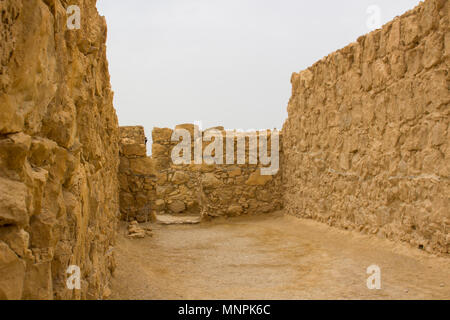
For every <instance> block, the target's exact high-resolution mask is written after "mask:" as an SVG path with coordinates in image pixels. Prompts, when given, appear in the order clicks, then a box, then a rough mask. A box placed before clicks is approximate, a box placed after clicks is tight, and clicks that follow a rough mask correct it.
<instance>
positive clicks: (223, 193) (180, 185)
mask: <svg viewBox="0 0 450 320" xmlns="http://www.w3.org/2000/svg"><path fill="white" fill-rule="evenodd" d="M175 129H186V130H188V131H189V132H190V134H191V146H192V150H191V163H190V164H181V165H176V164H174V163H173V162H172V159H171V154H172V149H173V148H174V147H175V146H176V145H177V144H178V143H179V141H171V137H172V133H173V130H171V129H167V128H165V129H161V128H154V130H153V134H152V136H153V146H152V157H153V160H154V162H155V163H156V164H157V165H156V168H157V171H158V173H157V175H158V181H157V186H156V195H157V198H158V199H157V200H156V202H155V208H156V210H157V213H160V214H161V213H172V214H173V213H175V214H183V213H185V214H202V215H204V216H237V215H241V214H251V213H266V212H271V211H275V210H279V209H281V208H282V193H281V192H282V183H281V174H280V173H277V174H276V175H274V176H270V175H269V176H263V175H261V174H260V168H261V166H262V165H261V163H258V164H249V159H248V156H247V157H246V163H245V164H230V165H229V164H226V158H225V154H226V132H225V131H224V129H223V127H215V128H210V129H208V130H212V129H215V130H219V131H221V132H222V133H223V139H224V140H223V146H224V160H223V164H212V165H208V164H206V163H202V164H195V163H194V130H198V128H196V127H195V126H194V125H192V124H183V125H178V126H176V127H175ZM208 130H205V131H204V132H207V131H208ZM204 132H203V133H198V132H197V133H198V137H202V135H203V134H204ZM269 139H270V133H269ZM236 141H237V140H236V138H235V143H234V148H235V159H237V154H236V148H237V143H236ZM208 144H209V142H203V150H204V149H205V148H206V147H207V146H208ZM268 146H269V148H270V140H269V143H268ZM248 152H249V143H248V141H247V143H246V154H247V155H248ZM269 154H270V149H269ZM280 158H281V154H280ZM235 163H236V162H235Z"/></svg>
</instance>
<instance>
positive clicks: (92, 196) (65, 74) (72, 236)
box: [0, 0, 119, 299]
mask: <svg viewBox="0 0 450 320" xmlns="http://www.w3.org/2000/svg"><path fill="white" fill-rule="evenodd" d="M70 4H76V5H78V6H79V7H80V9H81V12H82V14H81V29H80V30H68V29H67V27H66V25H67V23H66V22H67V14H66V8H67V6H68V5H69V4H68V1H60V0H55V1H43V0H33V1H31V0H2V1H0V12H1V13H2V14H1V23H0V43H1V46H0V60H1V63H0V299H101V298H103V295H104V292H105V291H107V290H108V286H109V281H110V276H111V273H112V271H113V270H114V266H115V262H114V258H113V254H112V247H113V245H114V236H115V230H116V218H117V215H118V210H119V207H118V205H119V203H118V182H117V169H118V156H117V155H118V124H117V117H116V113H115V111H114V108H113V105H112V97H113V95H112V92H111V88H110V83H109V74H108V63H107V61H106V50H105V40H106V23H105V20H104V18H102V17H100V16H99V15H98V13H97V10H96V7H95V0H74V1H70ZM69 265H77V266H79V267H80V269H81V278H82V279H81V283H82V286H81V290H74V291H72V290H68V289H67V287H66V279H67V277H68V276H69V275H68V274H67V273H66V270H67V268H68V266H69Z"/></svg>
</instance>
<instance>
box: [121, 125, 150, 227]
mask: <svg viewBox="0 0 450 320" xmlns="http://www.w3.org/2000/svg"><path fill="white" fill-rule="evenodd" d="M119 182H120V211H121V219H122V220H126V221H130V220H137V221H139V222H146V221H149V219H151V217H152V212H153V210H154V202H155V200H156V191H155V184H156V170H155V166H154V164H153V161H152V159H151V158H150V157H147V146H146V138H145V133H144V128H143V127H140V126H136V127H120V166H119Z"/></svg>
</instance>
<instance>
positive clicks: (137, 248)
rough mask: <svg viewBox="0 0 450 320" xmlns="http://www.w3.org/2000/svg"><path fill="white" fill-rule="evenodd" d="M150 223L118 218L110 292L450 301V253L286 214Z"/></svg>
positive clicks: (131, 296) (156, 296)
mask: <svg viewBox="0 0 450 320" xmlns="http://www.w3.org/2000/svg"><path fill="white" fill-rule="evenodd" d="M153 229H154V235H153V237H151V238H145V239H140V240H130V239H128V238H126V237H125V236H124V235H125V225H122V226H121V231H120V236H119V238H118V242H117V247H116V257H117V264H118V268H117V270H116V272H115V277H114V279H113V284H112V291H113V295H112V296H111V298H112V299H450V258H447V257H436V256H433V255H430V254H427V253H425V252H423V251H421V250H419V249H414V248H410V247H409V246H406V245H404V244H397V243H393V242H390V241H388V240H382V239H378V238H376V237H374V236H366V235H361V234H359V233H356V232H351V231H342V230H338V229H334V228H331V227H328V226H326V225H323V224H320V223H317V222H314V221H309V220H302V219H297V218H294V217H290V216H284V215H283V214H282V213H275V214H270V215H264V216H256V217H255V216H252V217H240V218H234V219H220V220H214V221H212V222H205V223H201V224H197V225H169V226H167V225H153ZM372 264H376V265H378V266H379V267H380V268H381V285H382V288H381V289H380V290H369V289H368V288H367V285H366V280H367V278H368V277H369V275H368V274H366V269H367V267H368V266H370V265H372Z"/></svg>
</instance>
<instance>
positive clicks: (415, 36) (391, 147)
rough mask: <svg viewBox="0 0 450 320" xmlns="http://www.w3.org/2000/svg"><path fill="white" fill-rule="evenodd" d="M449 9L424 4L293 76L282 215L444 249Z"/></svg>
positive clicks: (442, 2) (441, 3) (449, 168)
mask: <svg viewBox="0 0 450 320" xmlns="http://www.w3.org/2000/svg"><path fill="white" fill-rule="evenodd" d="M449 12H450V2H449V1H446V0H428V1H425V2H424V3H421V4H420V5H419V6H418V7H416V8H415V9H414V10H411V11H409V12H407V13H405V14H404V15H402V16H401V17H397V18H395V19H394V20H393V21H391V22H389V23H388V24H386V25H385V26H384V27H383V28H382V29H379V30H376V31H374V32H371V33H370V34H368V35H366V36H362V37H360V38H359V39H358V41H357V42H356V43H352V44H350V45H349V46H347V47H345V48H344V49H342V50H339V51H337V52H335V53H333V54H330V55H329V56H327V57H325V58H324V59H322V60H320V61H319V62H317V63H316V64H314V65H313V66H312V67H310V68H309V69H307V70H305V71H303V72H301V73H299V74H293V76H292V81H291V82H292V97H291V99H290V102H289V106H288V113H289V117H288V119H287V121H286V123H285V125H284V128H283V135H284V139H283V144H284V150H285V159H284V160H285V161H284V165H283V166H282V171H283V178H284V190H285V194H284V205H285V208H286V211H287V212H288V213H291V214H296V215H299V216H301V217H307V218H313V219H316V220H319V221H323V222H327V223H329V224H330V225H336V226H340V227H342V228H346V229H356V230H361V231H363V232H366V233H371V234H377V235H378V236H380V237H383V238H384V237H385V238H390V239H396V240H403V241H406V242H409V243H410V244H412V245H413V246H416V247H419V248H424V249H425V250H427V251H429V252H440V253H449V250H450V235H449V230H450V217H449V212H450V198H449V194H450V180H449V177H450V145H449V141H450V130H449V121H450V120H449V119H450V117H449V110H450V108H449V106H450V90H449V85H448V84H449V81H450V73H449V66H450V33H449V31H448V30H449V28H450V26H449Z"/></svg>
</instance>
